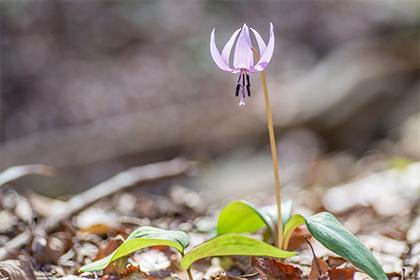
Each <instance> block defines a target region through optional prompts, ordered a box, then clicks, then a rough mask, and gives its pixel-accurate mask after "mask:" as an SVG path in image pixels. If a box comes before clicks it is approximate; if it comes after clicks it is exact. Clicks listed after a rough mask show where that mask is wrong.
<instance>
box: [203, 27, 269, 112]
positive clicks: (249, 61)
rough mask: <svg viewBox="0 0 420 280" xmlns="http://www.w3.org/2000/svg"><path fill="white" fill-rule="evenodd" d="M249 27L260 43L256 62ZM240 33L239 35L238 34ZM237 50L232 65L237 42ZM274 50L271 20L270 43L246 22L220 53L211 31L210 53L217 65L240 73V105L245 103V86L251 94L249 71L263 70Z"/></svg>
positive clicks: (237, 90) (238, 87)
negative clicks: (233, 48) (232, 52)
mask: <svg viewBox="0 0 420 280" xmlns="http://www.w3.org/2000/svg"><path fill="white" fill-rule="evenodd" d="M249 29H251V31H252V32H253V33H254V36H255V40H256V41H257V44H258V49H259V53H260V58H259V60H258V61H257V63H255V64H254V53H253V52H254V50H255V49H254V48H253V47H252V43H251V37H250V34H249ZM238 34H239V35H238ZM236 38H238V39H237V40H236V45H235V51H234V54H233V66H231V64H230V61H229V58H230V53H231V50H232V47H233V45H234V43H235V39H236ZM273 51H274V32H273V24H272V23H271V22H270V39H269V40H268V44H267V45H266V44H265V43H264V40H263V39H262V37H261V35H260V34H259V33H258V32H257V31H256V30H255V29H253V28H248V26H247V25H246V24H244V25H243V26H242V28H239V29H238V30H236V31H235V32H234V33H233V34H232V36H231V37H230V39H229V40H228V41H227V43H226V45H225V47H224V48H223V50H222V54H220V52H219V50H218V49H217V47H216V40H215V37H214V29H213V31H212V32H211V36H210V53H211V56H212V57H213V60H214V62H215V63H216V65H217V66H218V67H219V68H220V69H222V70H224V71H228V72H231V73H239V78H238V82H237V85H236V91H235V96H238V95H239V94H241V96H240V102H239V105H245V88H246V91H247V94H248V97H249V96H251V89H250V87H251V84H250V82H249V73H255V72H257V71H263V70H264V69H265V68H266V67H267V65H268V63H269V62H270V60H271V57H272V56H273Z"/></svg>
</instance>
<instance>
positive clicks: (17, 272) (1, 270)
mask: <svg viewBox="0 0 420 280" xmlns="http://www.w3.org/2000/svg"><path fill="white" fill-rule="evenodd" d="M0 279H7V280H35V275H34V273H33V269H32V266H31V264H30V263H29V262H24V261H19V260H7V261H4V262H0Z"/></svg>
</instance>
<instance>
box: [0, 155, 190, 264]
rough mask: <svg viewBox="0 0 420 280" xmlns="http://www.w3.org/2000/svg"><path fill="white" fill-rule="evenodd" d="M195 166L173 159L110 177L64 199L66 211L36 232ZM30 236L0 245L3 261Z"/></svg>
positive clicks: (50, 228) (23, 234) (41, 231)
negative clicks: (99, 203) (120, 193)
mask: <svg viewBox="0 0 420 280" xmlns="http://www.w3.org/2000/svg"><path fill="white" fill-rule="evenodd" d="M194 165H195V164H194V163H192V162H190V161H186V160H184V159H173V160H170V161H164V162H159V163H153V164H148V165H144V166H139V167H133V168H130V169H128V170H126V171H123V172H121V173H118V174H117V175H115V176H114V177H111V178H110V179H108V180H106V181H104V182H102V183H100V184H98V185H96V186H94V187H92V188H90V189H89V190H87V191H85V192H82V193H80V194H78V195H76V196H74V197H73V198H71V199H70V200H68V201H67V202H65V204H64V205H63V207H62V209H63V211H62V212H60V213H57V214H54V215H52V216H49V217H47V218H46V219H45V220H44V221H43V222H41V223H40V224H39V225H38V226H36V228H35V229H34V233H35V234H43V233H49V232H51V231H53V230H54V229H55V228H57V227H58V226H59V225H60V223H61V222H62V221H64V220H66V219H68V218H70V217H72V216H73V215H75V214H77V213H79V212H80V211H82V210H84V209H86V208H87V207H89V206H91V205H92V204H94V203H95V202H97V201H99V200H101V199H104V198H106V197H108V196H110V195H113V194H115V193H117V192H119V191H123V190H125V189H127V188H130V187H132V186H135V185H138V184H144V183H148V182H152V181H156V180H162V179H167V178H172V177H176V176H180V175H183V174H186V173H187V172H188V171H190V170H191V169H192V168H193V167H194ZM30 238H31V234H30V233H29V232H28V231H24V232H23V233H21V234H20V235H18V236H16V237H15V238H13V239H12V240H10V241H9V242H8V243H6V244H5V245H4V246H3V248H0V260H2V259H5V258H6V257H7V255H8V252H9V251H10V250H13V249H16V248H19V247H21V246H23V245H24V244H25V243H27V242H28V241H29V240H30Z"/></svg>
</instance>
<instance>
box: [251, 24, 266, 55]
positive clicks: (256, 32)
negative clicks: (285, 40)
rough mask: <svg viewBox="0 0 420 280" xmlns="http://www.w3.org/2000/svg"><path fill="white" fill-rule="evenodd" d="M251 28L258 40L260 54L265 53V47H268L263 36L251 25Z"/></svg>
mask: <svg viewBox="0 0 420 280" xmlns="http://www.w3.org/2000/svg"><path fill="white" fill-rule="evenodd" d="M250 29H251V30H252V32H253V33H254V35H255V39H256V40H257V44H258V49H259V50H260V54H263V53H264V52H265V49H266V48H267V46H266V45H265V43H264V40H263V38H262V37H261V35H260V33H258V31H257V30H255V29H254V28H252V27H250Z"/></svg>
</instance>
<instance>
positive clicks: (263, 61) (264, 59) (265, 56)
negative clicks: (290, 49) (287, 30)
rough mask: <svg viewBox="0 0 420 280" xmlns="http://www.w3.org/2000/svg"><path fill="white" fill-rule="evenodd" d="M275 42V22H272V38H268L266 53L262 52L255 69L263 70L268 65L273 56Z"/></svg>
mask: <svg viewBox="0 0 420 280" xmlns="http://www.w3.org/2000/svg"><path fill="white" fill-rule="evenodd" d="M274 42H275V39H274V31H273V24H272V23H271V22H270V39H269V40H268V44H267V48H266V49H265V51H264V53H261V58H260V59H259V60H258V62H257V64H256V65H255V66H254V69H255V70H256V71H263V70H264V69H265V68H266V67H267V65H268V63H269V62H270V60H271V58H272V57H273V52H274Z"/></svg>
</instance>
